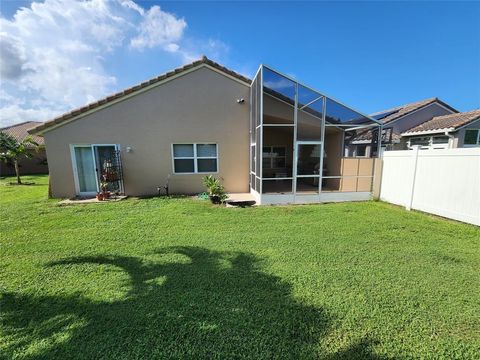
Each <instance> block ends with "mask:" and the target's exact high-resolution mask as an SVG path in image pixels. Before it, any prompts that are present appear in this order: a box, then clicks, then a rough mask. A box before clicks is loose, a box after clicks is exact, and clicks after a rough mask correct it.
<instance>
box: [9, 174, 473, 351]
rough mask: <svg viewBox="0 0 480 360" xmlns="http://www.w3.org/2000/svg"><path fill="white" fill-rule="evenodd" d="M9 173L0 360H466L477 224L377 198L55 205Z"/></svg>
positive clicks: (41, 190) (42, 185) (41, 180)
mask: <svg viewBox="0 0 480 360" xmlns="http://www.w3.org/2000/svg"><path fill="white" fill-rule="evenodd" d="M25 180H33V181H35V182H36V185H33V186H7V185H5V184H6V182H7V180H4V181H3V182H1V183H0V209H1V216H0V316H1V318H0V321H1V323H0V326H1V327H0V329H1V330H0V357H1V358H5V359H37V358H49V359H51V358H55V359H72V358H85V359H100V358H104V359H116V360H118V359H137V358H138V359H140V358H190V359H198V358H207V359H232V358H252V359H258V358H268V359H277V358H289V359H299V358H305V359H310V358H318V359H337V358H345V359H349V358H358V359H389V358H425V359H440V358H458V359H474V358H477V359H478V358H479V354H480V229H479V228H477V227H474V226H470V225H465V224H461V223H457V222H453V221H448V220H444V219H440V218H435V217H431V216H428V215H425V214H421V213H416V212H407V211H405V210H403V209H401V208H397V207H394V206H391V205H388V204H384V203H380V202H366V203H343V204H323V205H309V206H278V207H268V206H265V207H256V208H246V209H231V208H222V207H215V206H212V205H210V204H209V203H208V202H207V201H201V200H192V199H188V198H173V199H166V198H153V199H143V200H137V199H130V200H126V201H121V202H117V203H103V204H88V205H75V206H59V205H58V201H56V200H48V199H47V185H46V184H47V178H46V177H31V178H29V177H25ZM8 181H10V179H8Z"/></svg>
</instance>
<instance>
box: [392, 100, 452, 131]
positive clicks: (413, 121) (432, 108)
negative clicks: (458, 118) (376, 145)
mask: <svg viewBox="0 0 480 360" xmlns="http://www.w3.org/2000/svg"><path fill="white" fill-rule="evenodd" d="M452 113H453V111H451V110H449V109H447V108H444V107H443V106H441V105H439V104H437V103H432V104H430V105H428V106H425V107H424V108H422V109H420V110H418V111H415V112H413V113H411V114H408V115H406V116H404V117H402V118H401V119H400V120H397V121H393V122H392V126H390V124H388V123H387V124H385V127H393V132H394V133H397V134H401V133H403V132H405V131H407V130H408V129H411V128H413V127H414V126H417V125H420V124H421V123H424V122H425V121H427V120H430V119H431V118H433V117H435V116H441V115H448V114H452Z"/></svg>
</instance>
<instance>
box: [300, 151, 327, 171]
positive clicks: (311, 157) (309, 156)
mask: <svg viewBox="0 0 480 360" xmlns="http://www.w3.org/2000/svg"><path fill="white" fill-rule="evenodd" d="M321 151H322V149H321V144H318V145H317V144H299V145H298V160H297V175H319V174H320V154H321Z"/></svg>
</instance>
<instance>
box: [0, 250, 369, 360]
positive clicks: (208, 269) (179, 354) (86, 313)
mask: <svg viewBox="0 0 480 360" xmlns="http://www.w3.org/2000/svg"><path fill="white" fill-rule="evenodd" d="M172 255H173V257H172ZM155 256H158V260H159V261H156V262H151V261H144V260H142V259H140V258H135V257H119V256H103V257H102V256H99V257H77V258H71V259H66V260H63V261H60V262H56V263H52V264H50V265H49V266H62V265H66V266H71V265H75V264H82V265H84V264H98V265H113V266H116V267H118V268H121V269H122V270H123V271H125V272H126V273H127V274H128V275H129V281H130V290H129V292H128V294H126V295H125V296H123V297H122V298H121V299H120V300H118V301H110V302H101V301H93V300H91V299H88V298H86V297H84V296H82V295H81V294H75V295H69V296H61V295H58V296H38V297H30V296H24V295H18V294H13V293H7V294H3V296H2V298H1V299H0V305H1V307H0V310H1V315H2V324H3V336H4V337H5V339H6V342H5V343H6V344H7V345H6V346H5V345H4V346H3V350H1V348H0V350H1V351H2V352H3V355H4V356H6V357H8V358H11V357H14V356H15V355H20V356H21V357H24V358H58V359H67V358H68V359H71V358H85V359H99V358H105V359H125V358H127V359H128V358H191V359H198V358H208V359H214V358H218V359H227V358H229V359H230V358H253V359H258V358H290V359H298V358H322V357H323V356H322V354H321V353H319V349H318V342H319V340H320V339H321V337H322V336H325V334H326V333H327V331H328V329H329V326H330V323H331V321H330V319H329V318H328V317H327V316H326V315H325V313H324V312H323V311H322V310H321V309H318V308H315V307H312V306H308V305H305V304H301V303H299V302H298V301H296V300H295V299H294V298H293V297H292V295H291V290H292V289H291V286H290V285H289V284H287V283H285V282H283V281H282V280H281V279H280V278H278V277H275V276H272V275H268V274H265V273H263V272H261V271H260V270H259V269H258V268H259V262H258V259H256V258H255V257H254V256H252V255H250V254H246V253H231V252H225V253H221V252H214V251H210V250H207V249H204V248H198V247H175V248H166V249H161V250H159V251H157V252H156V255H155ZM167 257H168V259H170V260H169V261H171V260H172V258H173V259H176V260H177V261H174V262H166V261H162V259H165V258H167ZM0 346H2V345H0ZM355 354H356V355H355ZM337 355H338V356H337ZM337 355H330V356H326V358H328V359H334V358H352V357H353V358H355V357H357V355H359V357H358V358H362V359H368V358H370V359H377V357H375V356H373V355H372V354H371V353H370V350H369V344H367V343H361V344H357V345H354V347H352V348H351V349H347V350H346V351H344V352H342V353H339V354H337Z"/></svg>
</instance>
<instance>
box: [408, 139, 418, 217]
mask: <svg viewBox="0 0 480 360" xmlns="http://www.w3.org/2000/svg"><path fill="white" fill-rule="evenodd" d="M419 151H420V145H415V146H413V150H412V160H413V164H412V165H413V169H412V182H411V184H410V194H409V197H408V200H407V205H406V206H405V208H406V209H407V210H412V204H413V196H414V194H415V177H416V176H417V162H418V153H419Z"/></svg>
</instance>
